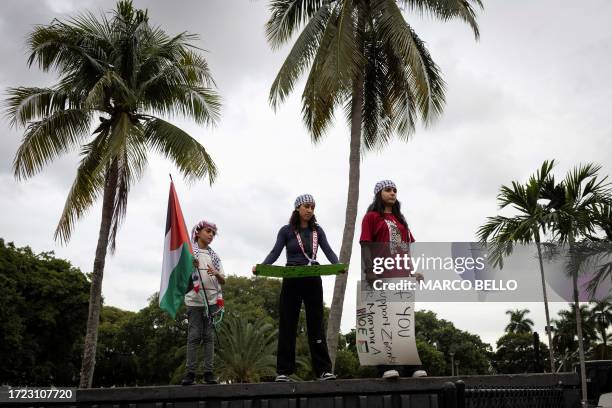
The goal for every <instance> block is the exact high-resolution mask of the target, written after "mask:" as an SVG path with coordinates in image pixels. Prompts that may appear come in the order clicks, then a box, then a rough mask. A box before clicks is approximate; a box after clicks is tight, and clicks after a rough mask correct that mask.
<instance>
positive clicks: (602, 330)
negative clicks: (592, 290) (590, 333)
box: [591, 296, 612, 360]
mask: <svg viewBox="0 0 612 408" xmlns="http://www.w3.org/2000/svg"><path fill="white" fill-rule="evenodd" d="M591 315H592V318H593V323H594V325H595V327H596V330H597V333H598V335H599V339H600V340H601V342H602V344H601V353H602V354H601V356H600V358H601V359H602V360H603V359H605V358H606V352H607V347H608V339H609V337H610V335H609V334H608V327H610V325H612V296H608V297H607V298H605V299H602V300H600V301H597V302H595V305H594V306H593V308H592V309H591Z"/></svg>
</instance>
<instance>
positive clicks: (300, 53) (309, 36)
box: [269, 6, 331, 109]
mask: <svg viewBox="0 0 612 408" xmlns="http://www.w3.org/2000/svg"><path fill="white" fill-rule="evenodd" d="M330 16H331V12H330V7H329V6H322V7H319V8H318V9H317V11H316V12H315V13H314V14H313V16H312V18H311V19H310V20H309V21H308V24H306V26H305V27H304V30H302V32H301V33H300V35H299V37H298V38H297V39H296V41H295V43H294V44H293V47H292V48H291V51H289V54H288V55H287V58H286V59H285V62H284V63H283V65H282V66H281V68H280V70H279V71H278V74H277V75H276V78H275V79H274V82H272V86H271V88H270V97H269V100H270V104H271V105H272V107H273V108H275V109H276V107H277V106H278V105H279V104H280V103H281V102H283V101H284V100H285V98H286V97H287V96H288V95H289V93H290V92H291V91H292V90H293V87H294V85H295V82H296V81H297V80H298V78H299V76H300V75H301V74H302V73H303V72H304V71H305V70H306V69H307V68H308V66H309V65H310V64H311V63H312V60H313V59H314V56H315V55H316V51H317V48H318V47H319V44H320V41H321V38H322V37H323V33H324V32H325V27H326V26H327V23H328V21H329V18H330Z"/></svg>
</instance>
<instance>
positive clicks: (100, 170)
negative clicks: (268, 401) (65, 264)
mask: <svg viewBox="0 0 612 408" xmlns="http://www.w3.org/2000/svg"><path fill="white" fill-rule="evenodd" d="M106 143H107V134H106V133H104V132H103V133H101V134H99V135H98V136H97V137H96V138H95V139H94V140H93V141H91V142H90V143H88V144H86V145H85V146H84V147H83V149H82V152H81V155H82V159H81V163H80V164H79V167H78V168H77V175H76V177H75V180H74V182H73V183H72V187H71V188H70V192H69V193H68V197H67V198H66V203H65V204H64V209H63V210H62V215H61V216H60V220H59V222H58V224H57V227H56V229H55V235H54V238H55V239H57V240H59V241H60V242H62V243H66V242H68V241H69V240H70V236H71V235H72V231H73V230H74V225H75V223H76V221H77V220H79V219H80V218H81V217H82V216H83V215H84V214H85V213H86V212H87V210H88V209H89V208H90V207H91V206H92V205H93V204H94V202H95V201H96V200H97V199H98V197H99V196H100V195H101V194H102V192H103V190H104V183H105V174H106V167H105V166H103V165H101V160H102V154H101V153H102V152H103V151H104V149H103V147H104V145H105V144H106Z"/></svg>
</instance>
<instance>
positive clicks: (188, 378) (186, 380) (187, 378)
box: [181, 373, 195, 385]
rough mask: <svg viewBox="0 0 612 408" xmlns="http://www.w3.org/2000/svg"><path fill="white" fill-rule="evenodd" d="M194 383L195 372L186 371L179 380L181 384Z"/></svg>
mask: <svg viewBox="0 0 612 408" xmlns="http://www.w3.org/2000/svg"><path fill="white" fill-rule="evenodd" d="M193 384H195V373H187V374H186V375H185V377H183V380H182V381H181V385H193Z"/></svg>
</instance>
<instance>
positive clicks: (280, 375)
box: [274, 374, 294, 382]
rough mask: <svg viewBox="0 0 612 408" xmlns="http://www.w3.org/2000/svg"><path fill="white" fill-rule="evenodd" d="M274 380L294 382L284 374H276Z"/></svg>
mask: <svg viewBox="0 0 612 408" xmlns="http://www.w3.org/2000/svg"><path fill="white" fill-rule="evenodd" d="M274 381H276V382H294V380H293V378H291V377H289V376H288V375H284V374H279V375H277V376H276V378H275V379H274Z"/></svg>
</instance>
